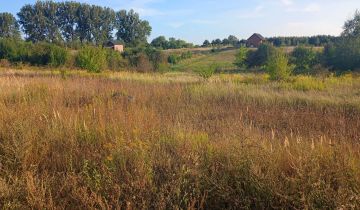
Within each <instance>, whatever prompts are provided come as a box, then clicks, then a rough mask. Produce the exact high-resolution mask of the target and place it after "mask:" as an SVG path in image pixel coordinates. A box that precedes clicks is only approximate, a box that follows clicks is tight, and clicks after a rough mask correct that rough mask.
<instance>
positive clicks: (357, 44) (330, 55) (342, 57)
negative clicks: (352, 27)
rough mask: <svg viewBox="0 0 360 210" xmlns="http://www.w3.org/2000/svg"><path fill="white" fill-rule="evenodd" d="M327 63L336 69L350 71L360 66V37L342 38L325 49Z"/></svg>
mask: <svg viewBox="0 0 360 210" xmlns="http://www.w3.org/2000/svg"><path fill="white" fill-rule="evenodd" d="M324 57H325V61H326V64H327V65H328V66H330V67H332V68H333V69H335V70H341V71H348V70H356V69H359V68H360V37H357V38H356V37H354V38H352V37H348V38H342V39H341V40H340V41H338V42H337V43H335V44H334V45H329V46H327V47H326V48H325V50H324Z"/></svg>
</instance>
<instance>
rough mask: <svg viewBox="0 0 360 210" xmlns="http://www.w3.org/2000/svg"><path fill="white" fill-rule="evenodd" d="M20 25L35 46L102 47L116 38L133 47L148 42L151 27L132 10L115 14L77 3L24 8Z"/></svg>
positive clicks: (37, 5) (20, 13) (46, 4)
mask: <svg viewBox="0 0 360 210" xmlns="http://www.w3.org/2000/svg"><path fill="white" fill-rule="evenodd" d="M18 16H19V23H20V24H21V26H22V30H23V31H24V33H25V35H26V39H27V40H28V41H32V42H40V41H47V42H51V43H63V42H65V43H74V42H80V43H92V44H96V45H101V44H103V43H104V42H105V41H107V40H110V39H113V31H114V30H115V31H117V33H116V38H117V39H118V40H122V41H124V42H125V43H126V44H129V45H133V44H138V43H141V42H146V39H147V37H148V36H149V35H150V33H151V27H150V25H149V23H148V22H147V21H145V20H141V19H140V18H139V15H138V14H137V13H136V12H134V11H133V10H130V11H129V12H127V11H125V10H121V11H118V12H115V11H114V10H113V9H111V8H107V7H100V6H96V5H89V4H86V3H78V2H73V1H70V2H53V1H37V2H36V3H35V4H33V5H31V4H27V5H25V6H23V7H22V8H21V10H20V12H19V13H18Z"/></svg>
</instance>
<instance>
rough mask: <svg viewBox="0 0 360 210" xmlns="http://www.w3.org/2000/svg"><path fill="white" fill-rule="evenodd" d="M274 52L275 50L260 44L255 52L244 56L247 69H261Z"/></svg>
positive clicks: (270, 46)
mask: <svg viewBox="0 0 360 210" xmlns="http://www.w3.org/2000/svg"><path fill="white" fill-rule="evenodd" d="M275 52H276V48H275V47H274V46H272V45H270V44H262V45H260V47H259V48H258V49H257V50H256V51H249V52H248V53H247V56H246V64H247V66H248V67H262V66H264V65H266V63H267V62H268V60H269V58H270V57H271V56H272V55H273V54H274V53H275Z"/></svg>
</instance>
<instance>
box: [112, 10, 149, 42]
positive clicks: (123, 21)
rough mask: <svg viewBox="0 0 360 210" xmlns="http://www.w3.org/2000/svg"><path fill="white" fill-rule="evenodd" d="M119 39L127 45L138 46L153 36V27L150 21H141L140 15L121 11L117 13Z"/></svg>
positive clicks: (131, 11)
mask: <svg viewBox="0 0 360 210" xmlns="http://www.w3.org/2000/svg"><path fill="white" fill-rule="evenodd" d="M115 28H116V29H117V33H116V36H117V39H118V40H123V41H124V42H125V43H126V44H129V45H132V46H136V45H138V44H141V43H146V42H147V37H148V36H150V34H151V30H152V29H151V26H150V24H149V22H148V21H146V20H141V19H140V17H139V14H138V13H136V12H134V10H130V11H129V12H127V11H126V10H121V11H119V12H117V13H116V27H115Z"/></svg>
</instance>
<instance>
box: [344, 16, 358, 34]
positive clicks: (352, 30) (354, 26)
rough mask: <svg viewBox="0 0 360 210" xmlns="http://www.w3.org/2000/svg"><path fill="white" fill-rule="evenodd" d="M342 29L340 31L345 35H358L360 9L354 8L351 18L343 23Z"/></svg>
mask: <svg viewBox="0 0 360 210" xmlns="http://www.w3.org/2000/svg"><path fill="white" fill-rule="evenodd" d="M343 28H344V31H343V33H342V35H343V36H345V37H349V36H350V37H359V36H360V11H359V10H356V11H355V15H354V18H353V19H350V20H348V21H346V22H345V24H344V27H343Z"/></svg>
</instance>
